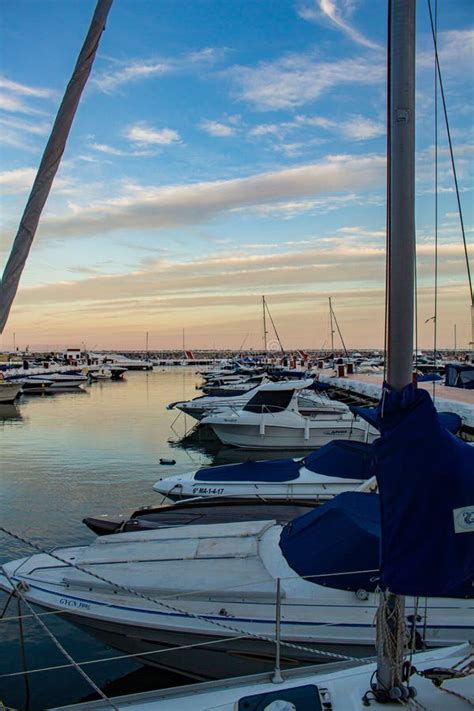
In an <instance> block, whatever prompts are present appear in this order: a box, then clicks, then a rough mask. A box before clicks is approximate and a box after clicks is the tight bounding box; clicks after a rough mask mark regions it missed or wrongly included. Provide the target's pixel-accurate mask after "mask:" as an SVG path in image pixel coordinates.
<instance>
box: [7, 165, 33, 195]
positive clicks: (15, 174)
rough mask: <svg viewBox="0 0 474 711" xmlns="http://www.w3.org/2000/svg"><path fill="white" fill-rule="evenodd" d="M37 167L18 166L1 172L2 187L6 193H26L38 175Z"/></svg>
mask: <svg viewBox="0 0 474 711" xmlns="http://www.w3.org/2000/svg"><path fill="white" fill-rule="evenodd" d="M36 172H37V171H36V170H35V168H17V169H16V170H5V171H3V172H2V173H0V188H1V190H2V192H3V193H4V194H5V195H12V194H14V193H24V192H25V191H26V190H29V189H31V186H32V185H33V181H34V179H35V177H36Z"/></svg>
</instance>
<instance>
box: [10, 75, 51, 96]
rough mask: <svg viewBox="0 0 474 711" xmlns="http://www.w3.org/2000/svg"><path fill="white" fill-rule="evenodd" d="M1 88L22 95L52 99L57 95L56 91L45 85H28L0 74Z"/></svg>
mask: <svg viewBox="0 0 474 711" xmlns="http://www.w3.org/2000/svg"><path fill="white" fill-rule="evenodd" d="M0 89H4V90H6V91H8V92H10V93H12V94H20V95H21V96H31V97H35V98H37V99H51V98H53V97H54V96H55V92H54V91H52V90H51V89H45V88H43V87H37V86H28V85H26V84H19V83H18V82H15V81H11V80H10V79H7V78H6V77H2V76H0Z"/></svg>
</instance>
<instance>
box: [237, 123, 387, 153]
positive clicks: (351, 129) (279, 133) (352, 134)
mask: <svg viewBox="0 0 474 711" xmlns="http://www.w3.org/2000/svg"><path fill="white" fill-rule="evenodd" d="M306 128H320V129H322V130H323V131H330V132H332V133H337V134H338V135H340V136H342V137H343V138H345V139H348V140H351V141H367V140H370V139H373V138H378V137H379V136H383V134H384V133H385V126H384V124H383V123H382V122H381V121H376V120H374V119H372V118H369V117H368V116H362V115H360V114H355V115H351V116H347V117H345V118H341V119H339V120H335V119H328V118H325V117H323V116H304V115H299V116H296V117H295V118H294V119H293V120H292V121H284V122H282V123H280V124H260V125H257V126H254V127H253V128H252V129H251V130H250V131H249V132H248V135H249V136H250V137H251V138H269V139H277V140H279V141H282V140H283V139H285V137H287V136H288V135H289V134H292V133H293V134H294V133H295V132H297V131H300V130H301V129H306ZM309 142H310V141H308V139H306V140H305V141H304V142H302V143H297V144H291V143H290V144H282V145H281V148H282V149H283V150H285V152H288V151H286V149H287V148H288V147H290V148H291V147H292V146H295V147H297V148H299V147H300V146H305V145H308V143H309Z"/></svg>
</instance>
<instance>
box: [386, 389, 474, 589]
mask: <svg viewBox="0 0 474 711" xmlns="http://www.w3.org/2000/svg"><path fill="white" fill-rule="evenodd" d="M382 414H383V416H382ZM377 420H378V425H377V426H378V428H379V430H380V431H381V434H382V436H381V437H380V438H379V439H378V440H376V442H374V444H373V449H374V472H375V474H376V476H377V482H378V485H379V492H380V504H381V513H382V517H381V522H382V523H381V532H382V540H381V543H382V545H381V571H382V575H381V582H382V585H383V587H387V588H389V589H390V590H391V591H392V592H394V593H397V594H402V595H421V596H425V595H427V596H451V595H452V596H456V597H459V596H465V597H474V586H473V583H474V448H473V447H471V446H470V445H468V444H467V443H465V442H463V441H462V440H460V439H458V438H456V437H454V435H452V434H451V433H450V432H448V430H447V429H446V428H445V427H443V425H442V424H441V422H440V420H439V418H438V416H437V413H436V409H435V407H434V405H433V402H432V400H431V397H430V396H429V394H428V392H426V391H425V390H421V389H420V390H417V389H416V388H414V387H413V385H409V386H407V387H406V388H404V389H403V390H402V391H401V392H400V393H397V392H396V391H394V390H391V389H388V388H386V396H385V397H384V398H383V402H382V403H381V404H380V405H379V407H378V410H377Z"/></svg>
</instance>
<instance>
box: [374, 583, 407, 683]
mask: <svg viewBox="0 0 474 711" xmlns="http://www.w3.org/2000/svg"><path fill="white" fill-rule="evenodd" d="M391 598H392V603H394V604H389V601H388V598H387V597H386V596H385V594H384V593H383V592H381V599H380V605H379V607H378V609H377V613H376V624H377V641H376V646H377V652H378V658H379V659H380V658H382V657H383V658H385V659H386V660H390V675H391V681H390V687H389V688H388V689H386V691H389V689H390V688H391V687H393V686H395V685H396V684H398V683H399V677H400V669H399V665H398V664H397V661H396V660H397V659H398V658H399V650H400V649H402V648H403V647H404V646H405V643H406V634H405V623H404V617H403V615H402V602H401V599H400V598H399V597H398V596H391Z"/></svg>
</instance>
